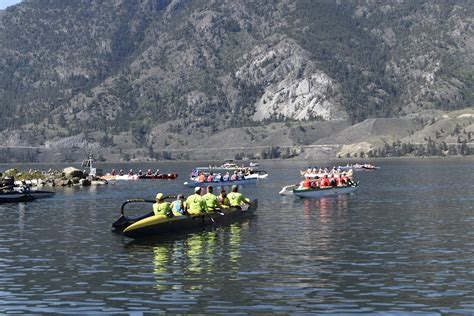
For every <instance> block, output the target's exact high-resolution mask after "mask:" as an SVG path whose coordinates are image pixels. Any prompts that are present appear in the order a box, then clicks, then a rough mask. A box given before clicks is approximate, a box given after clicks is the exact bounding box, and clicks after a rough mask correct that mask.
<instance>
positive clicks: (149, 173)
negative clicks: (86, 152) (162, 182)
mask: <svg viewBox="0 0 474 316" xmlns="http://www.w3.org/2000/svg"><path fill="white" fill-rule="evenodd" d="M110 175H111V176H115V175H116V172H115V169H112V171H110ZM118 175H119V176H123V175H125V173H124V172H123V169H120V171H119V172H118ZM127 175H128V176H130V177H131V176H133V175H134V173H133V169H130V171H129V172H128V174H127ZM145 175H146V176H158V175H160V169H156V171H155V173H153V172H152V171H151V169H148V171H147V172H146V174H145ZM137 176H139V177H141V176H143V171H141V170H138V173H137Z"/></svg>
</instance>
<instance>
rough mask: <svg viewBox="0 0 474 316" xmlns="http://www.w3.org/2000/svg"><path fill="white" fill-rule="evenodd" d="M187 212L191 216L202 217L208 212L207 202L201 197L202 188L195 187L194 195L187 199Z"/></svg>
mask: <svg viewBox="0 0 474 316" xmlns="http://www.w3.org/2000/svg"><path fill="white" fill-rule="evenodd" d="M186 211H187V212H188V214H189V215H201V214H202V213H206V212H207V205H206V201H205V200H204V199H203V198H202V196H201V188H200V187H195V188H194V194H193V195H190V196H188V198H187V199H186Z"/></svg>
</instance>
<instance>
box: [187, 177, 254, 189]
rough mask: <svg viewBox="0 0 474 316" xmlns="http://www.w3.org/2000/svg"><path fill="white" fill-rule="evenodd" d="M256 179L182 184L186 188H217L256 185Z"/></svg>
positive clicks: (191, 181)
mask: <svg viewBox="0 0 474 316" xmlns="http://www.w3.org/2000/svg"><path fill="white" fill-rule="evenodd" d="M257 180H258V178H249V179H247V178H245V179H240V180H228V181H202V182H199V181H193V180H190V181H187V182H184V185H185V186H188V187H207V186H208V185H210V186H213V187H219V186H221V187H222V186H231V185H246V184H256V183H257Z"/></svg>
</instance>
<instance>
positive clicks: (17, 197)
mask: <svg viewBox="0 0 474 316" xmlns="http://www.w3.org/2000/svg"><path fill="white" fill-rule="evenodd" d="M54 194H55V193H54V192H50V191H28V192H19V191H11V192H6V193H0V204H3V203H20V202H30V201H33V200H36V199H45V198H49V197H52V196H53V195H54Z"/></svg>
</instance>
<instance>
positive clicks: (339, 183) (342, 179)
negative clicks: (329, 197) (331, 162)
mask: <svg viewBox="0 0 474 316" xmlns="http://www.w3.org/2000/svg"><path fill="white" fill-rule="evenodd" d="M350 185H354V182H353V181H352V180H351V178H349V177H348V176H347V175H346V174H345V173H343V174H339V176H337V177H334V175H333V174H332V175H331V178H329V176H328V175H327V174H326V175H324V177H322V178H318V177H316V178H315V179H311V178H306V179H305V180H304V181H302V182H301V183H300V188H301V189H314V188H331V187H333V188H334V187H344V186H350Z"/></svg>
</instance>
